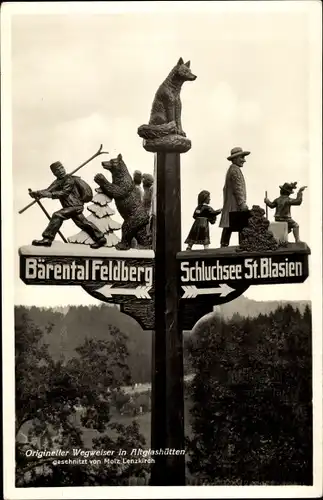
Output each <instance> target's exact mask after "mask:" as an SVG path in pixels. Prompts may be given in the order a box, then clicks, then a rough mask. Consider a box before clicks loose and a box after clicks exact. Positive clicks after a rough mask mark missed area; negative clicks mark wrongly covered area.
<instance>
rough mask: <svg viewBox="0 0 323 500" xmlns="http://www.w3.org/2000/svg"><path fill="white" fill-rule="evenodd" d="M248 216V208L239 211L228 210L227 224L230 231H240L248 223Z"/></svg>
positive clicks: (249, 214)
mask: <svg viewBox="0 0 323 500" xmlns="http://www.w3.org/2000/svg"><path fill="white" fill-rule="evenodd" d="M250 216H251V213H250V210H241V212H229V224H230V229H231V231H233V232H238V233H241V231H242V230H243V228H244V227H246V226H247V225H248V220H249V218H250Z"/></svg>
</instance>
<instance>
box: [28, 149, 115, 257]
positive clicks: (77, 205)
mask: <svg viewBox="0 0 323 500" xmlns="http://www.w3.org/2000/svg"><path fill="white" fill-rule="evenodd" d="M103 153H104V152H103V151H102V145H101V147H100V149H99V150H98V152H97V153H96V154H95V155H93V156H92V157H91V158H90V159H89V160H87V161H86V162H84V163H83V164H82V165H80V166H79V167H78V168H77V169H75V170H74V171H73V172H72V173H71V174H67V173H66V171H65V168H64V166H63V165H62V164H61V162H59V161H57V162H55V163H52V164H51V165H50V169H51V171H52V173H53V174H54V176H55V177H56V180H55V181H54V182H53V183H52V184H51V185H50V186H49V187H48V188H47V189H44V190H41V191H32V190H31V189H29V195H30V196H31V197H32V198H34V200H35V201H34V202H32V203H31V204H29V205H27V207H25V208H24V209H22V210H20V212H19V213H23V212H24V211H25V210H26V209H27V208H29V207H30V206H32V205H33V204H34V203H35V202H36V203H38V205H39V206H40V208H41V209H42V210H43V212H44V213H45V215H46V216H47V218H48V219H49V224H48V226H47V227H46V229H45V231H44V232H43V234H42V236H43V239H41V240H34V241H33V242H32V244H33V245H35V246H46V247H50V246H51V244H52V242H53V240H54V239H55V236H56V234H57V233H58V234H59V235H60V236H61V238H62V239H63V241H65V242H66V239H65V238H64V236H63V235H62V233H61V232H60V231H59V230H60V227H61V225H62V224H63V222H64V221H65V220H68V219H72V220H73V222H74V223H75V224H76V225H77V226H78V227H79V228H80V229H82V230H83V231H85V232H86V233H87V234H88V235H89V236H90V237H91V238H92V239H93V240H94V243H93V244H92V245H91V247H92V248H100V247H102V246H104V245H105V244H106V238H105V236H104V234H103V233H102V232H101V231H100V230H99V229H98V228H97V227H96V226H95V224H93V223H92V222H90V221H89V220H88V219H86V217H85V216H84V215H83V210H84V203H85V202H86V201H90V198H92V190H91V188H90V186H88V185H87V184H86V183H84V181H82V184H80V182H79V181H80V178H79V177H75V176H73V174H74V173H76V171H77V170H79V169H80V168H82V167H83V166H84V165H86V164H87V163H89V162H90V161H91V160H92V159H94V158H95V157H96V156H99V155H100V154H103ZM82 185H83V186H85V187H88V190H89V191H90V193H87V196H89V199H87V198H86V196H85V194H84V192H83V193H82V190H81V189H80V187H82ZM41 198H52V199H58V200H59V201H60V202H61V205H62V208H61V209H60V210H57V211H56V212H54V213H53V215H52V217H50V215H49V214H48V213H47V211H46V209H45V208H44V207H43V205H42V203H41V202H40V201H39V200H40V199H41Z"/></svg>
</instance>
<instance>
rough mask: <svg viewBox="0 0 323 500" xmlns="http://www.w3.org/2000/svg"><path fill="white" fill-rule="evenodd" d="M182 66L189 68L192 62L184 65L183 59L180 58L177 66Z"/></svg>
mask: <svg viewBox="0 0 323 500" xmlns="http://www.w3.org/2000/svg"><path fill="white" fill-rule="evenodd" d="M181 64H185V66H187V67H188V68H189V67H190V65H191V61H187V62H186V63H184V61H183V59H182V57H180V58H179V59H178V62H177V66H180V65H181Z"/></svg>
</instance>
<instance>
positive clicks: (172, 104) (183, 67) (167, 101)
mask: <svg viewBox="0 0 323 500" xmlns="http://www.w3.org/2000/svg"><path fill="white" fill-rule="evenodd" d="M195 79H196V76H195V75H193V73H192V72H191V69H190V61H187V62H186V63H184V61H183V59H182V58H180V59H179V60H178V63H177V64H176V66H174V68H173V69H172V70H171V72H170V73H169V75H168V76H167V78H166V79H165V80H164V81H163V83H162V84H161V85H160V86H159V88H158V90H157V92H156V94H155V98H154V101H153V104H152V108H151V113H150V120H149V125H154V126H156V125H157V126H158V125H164V124H167V123H170V122H175V123H176V132H177V134H179V135H182V136H184V137H185V136H186V134H185V132H183V128H182V121H181V112H182V103H181V98H180V92H181V88H182V85H183V83H184V82H186V81H194V80H195Z"/></svg>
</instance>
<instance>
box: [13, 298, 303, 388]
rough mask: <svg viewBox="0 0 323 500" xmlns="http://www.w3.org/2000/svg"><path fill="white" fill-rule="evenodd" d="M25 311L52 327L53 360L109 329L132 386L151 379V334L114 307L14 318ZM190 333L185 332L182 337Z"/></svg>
mask: <svg viewBox="0 0 323 500" xmlns="http://www.w3.org/2000/svg"><path fill="white" fill-rule="evenodd" d="M284 303H285V304H286V303H287V301H285V302H282V301H270V302H258V301H255V300H250V299H248V298H246V297H243V296H242V297H239V298H238V299H236V300H235V301H233V302H229V303H227V304H224V305H222V306H219V307H218V308H217V311H215V312H214V313H213V314H219V315H221V316H222V317H224V318H226V319H227V318H231V317H232V316H233V315H240V316H249V317H255V316H258V315H259V314H267V313H269V312H271V311H274V310H275V309H277V307H278V306H279V305H282V304H284ZM291 304H292V305H293V307H295V308H299V309H300V311H301V312H303V311H304V308H305V306H306V304H308V302H307V301H300V302H291ZM23 311H28V315H29V316H30V318H31V319H32V320H33V321H34V323H35V324H36V325H38V326H40V327H41V328H44V327H45V326H46V325H48V324H49V323H51V324H52V325H53V329H52V331H51V332H50V333H46V334H45V335H44V342H45V343H46V344H48V346H49V352H50V354H51V355H52V356H53V358H54V359H59V358H61V357H64V358H65V359H69V358H71V357H73V356H75V349H76V348H77V347H78V346H79V345H81V344H82V343H83V342H84V340H85V339H86V338H93V339H98V340H103V339H106V338H108V336H109V326H113V327H117V328H119V329H120V330H121V332H123V333H125V334H126V335H127V337H128V339H127V347H128V351H129V367H130V369H131V372H132V376H133V380H134V382H149V381H150V377H151V349H152V342H151V340H152V335H151V331H143V330H142V329H141V327H140V326H139V325H138V323H137V322H136V321H135V320H134V319H132V318H131V317H129V316H126V315H125V314H122V313H120V311H119V310H118V308H117V307H111V306H108V305H106V304H102V305H100V306H90V307H88V306H70V307H68V306H66V307H59V308H58V307H57V308H47V309H45V308H38V307H31V308H26V307H24V306H16V314H21V313H22V312H23ZM189 334H190V332H185V335H184V336H185V337H186V336H187V335H189Z"/></svg>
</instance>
